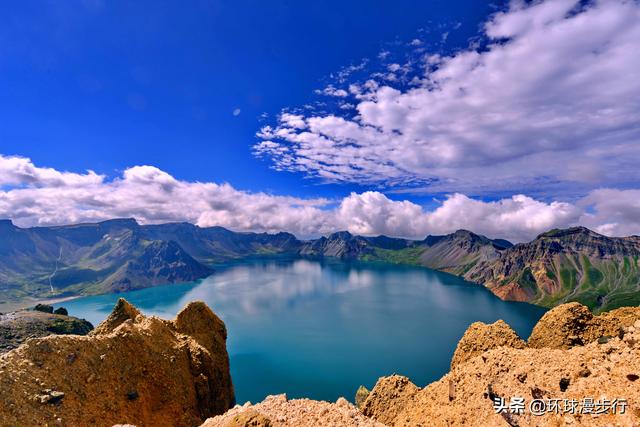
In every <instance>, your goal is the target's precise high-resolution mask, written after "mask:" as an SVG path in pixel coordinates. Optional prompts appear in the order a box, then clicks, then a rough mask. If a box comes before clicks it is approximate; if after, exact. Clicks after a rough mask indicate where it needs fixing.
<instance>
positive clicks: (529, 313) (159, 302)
mask: <svg viewBox="0 0 640 427" xmlns="http://www.w3.org/2000/svg"><path fill="white" fill-rule="evenodd" d="M121 296H123V297H125V298H126V299H127V300H129V301H130V302H131V303H133V304H134V305H136V306H137V307H139V308H140V309H141V310H142V311H143V312H144V313H145V314H153V315H157V316H160V317H163V318H168V319H169V318H173V317H174V315H175V314H176V313H177V312H178V311H179V310H180V309H181V308H182V307H183V306H184V305H185V304H186V303H188V302H189V301H193V300H202V301H205V302H206V303H207V304H208V305H209V306H210V307H211V308H212V309H213V310H214V311H215V312H216V313H217V314H218V315H219V316H220V317H221V318H222V319H223V320H224V321H225V323H226V325H227V329H228V331H229V339H228V350H229V354H230V357H231V371H232V377H233V381H234V384H235V388H236V397H237V400H238V402H239V403H243V402H245V401H247V400H249V401H252V402H256V401H259V400H262V399H263V398H264V397H265V396H267V395H269V394H278V393H287V395H289V396H290V397H309V398H313V399H325V400H335V399H337V398H338V397H339V396H346V397H348V398H351V397H352V396H353V394H354V393H355V391H356V389H357V387H358V386H359V385H360V384H364V385H365V386H367V387H369V388H371V387H372V386H373V385H374V384H375V382H376V380H377V379H378V377H380V376H383V375H389V374H392V373H394V372H395V373H399V374H402V375H406V376H408V377H409V378H411V379H412V380H413V381H414V382H415V383H416V384H418V385H421V386H422V385H426V384H427V383H429V382H432V381H434V380H437V379H438V378H440V377H441V376H442V375H443V374H445V373H446V372H447V371H448V367H449V363H450V360H451V356H452V354H453V351H454V350H455V346H456V343H457V342H458V340H459V338H460V337H461V336H462V334H463V333H464V331H465V330H466V328H467V327H468V326H469V324H471V323H472V322H475V321H483V322H494V321H495V320H497V319H504V320H505V321H506V322H507V323H509V324H510V325H511V326H512V327H513V328H514V329H515V330H516V332H518V334H520V336H522V337H528V335H529V334H530V332H531V329H532V328H533V325H534V324H535V322H536V321H537V320H538V319H539V318H540V317H541V316H542V314H544V309H542V308H539V307H536V306H532V305H528V304H523V303H513V302H504V301H501V300H499V299H498V298H496V297H494V296H493V295H492V294H491V293H490V292H489V291H487V290H486V289H484V288H483V287H481V286H478V285H473V284H470V283H468V282H465V281H463V280H461V279H459V278H457V277H454V276H451V275H448V274H444V273H439V272H436V271H432V270H427V269H423V268H417V267H409V266H397V265H389V264H373V263H343V262H338V261H310V260H301V259H254V260H247V261H243V262H240V263H237V264H234V265H228V266H225V267H223V268H221V269H218V271H217V272H216V273H215V274H213V275H212V276H210V277H208V278H206V279H204V280H202V281H199V282H196V283H189V284H181V285H167V286H159V287H154V288H149V289H144V290H139V291H133V292H129V293H126V294H118V295H99V296H92V297H86V298H81V299H77V300H73V301H67V302H65V303H63V304H62V305H63V306H65V307H67V308H68V309H69V313H70V314H71V315H74V316H78V317H84V318H86V319H87V320H89V321H91V322H92V323H93V324H94V325H96V324H98V323H99V322H100V321H102V320H103V319H104V318H105V317H106V316H107V315H108V314H109V313H110V311H111V309H112V308H113V305H114V304H115V302H116V300H117V299H118V298H119V297H121Z"/></svg>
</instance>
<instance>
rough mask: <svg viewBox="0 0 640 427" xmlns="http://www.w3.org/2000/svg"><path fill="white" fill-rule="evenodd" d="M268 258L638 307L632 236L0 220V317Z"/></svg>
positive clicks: (512, 295)
mask: <svg viewBox="0 0 640 427" xmlns="http://www.w3.org/2000/svg"><path fill="white" fill-rule="evenodd" d="M278 253H288V254H292V255H298V256H303V257H335V258H340V259H344V260H362V261H384V262H392V263H398V264H412V265H420V266H424V267H428V268H432V269H436V270H441V271H446V272H449V273H452V274H456V275H460V276H463V277H464V278H465V279H467V280H469V281H472V282H476V283H480V284H483V285H485V286H486V287H488V288H489V289H490V290H491V291H492V292H493V293H495V294H496V295H497V296H499V297H500V298H502V299H506V300H516V301H527V302H532V303H534V304H539V305H543V306H547V307H551V306H554V305H557V304H559V303H562V302H568V301H579V302H582V303H584V304H586V305H588V306H589V307H591V308H592V309H594V310H597V311H601V310H606V309H609V308H614V307H619V306H622V305H637V304H640V265H639V263H638V257H639V256H640V237H638V236H632V237H624V238H609V237H606V236H602V235H600V234H598V233H595V232H593V231H590V230H588V229H586V228H583V227H575V228H571V229H567V230H551V231H549V232H547V233H544V234H541V235H540V236H538V237H537V238H536V239H535V240H533V241H532V242H529V243H521V244H518V245H515V246H513V245H511V243H509V242H507V241H505V240H500V239H496V240H491V239H489V238H487V237H485V236H481V235H477V234H474V233H472V232H470V231H467V230H458V231H456V232H455V233H452V234H448V235H444V236H428V237H427V238H425V239H424V240H406V239H399V238H392V237H387V236H377V237H363V236H355V235H352V234H351V233H349V232H347V231H340V232H337V233H333V234H331V235H329V236H327V237H321V238H319V239H315V240H308V241H300V240H298V239H297V238H296V237H295V236H294V235H292V234H290V233H277V234H267V233H237V232H233V231H230V230H227V229H225V228H222V227H209V228H201V227H198V226H195V225H193V224H189V223H171V224H160V225H139V224H138V223H137V222H136V221H135V220H133V219H115V220H110V221H104V222H100V223H95V224H77V225H69V226H60V227H34V228H25V229H23V228H19V227H16V226H15V225H13V224H12V223H11V221H6V220H5V221H0V308H3V307H4V308H5V309H7V307H6V306H7V305H8V303H9V305H10V304H12V303H15V302H23V303H24V302H29V301H35V300H37V299H42V298H59V297H66V296H71V295H84V294H94V293H104V292H121V291H127V290H130V289H138V288H142V287H147V286H154V285H157V284H162V283H176V282H188V281H193V280H196V279H199V278H202V277H206V276H207V275H209V274H211V272H212V271H213V270H212V266H214V265H215V264H216V263H219V262H225V261H228V260H232V259H238V258H242V257H248V256H253V255H264V254H278ZM22 305H24V304H22ZM13 308H15V306H14V307H13Z"/></svg>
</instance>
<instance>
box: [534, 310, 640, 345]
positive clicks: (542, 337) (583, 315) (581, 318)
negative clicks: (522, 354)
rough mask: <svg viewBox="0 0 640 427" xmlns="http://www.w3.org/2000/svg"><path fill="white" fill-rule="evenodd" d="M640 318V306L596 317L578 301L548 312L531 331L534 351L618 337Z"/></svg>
mask: <svg viewBox="0 0 640 427" xmlns="http://www.w3.org/2000/svg"><path fill="white" fill-rule="evenodd" d="M639 319H640V307H624V308H619V309H616V310H612V311H610V312H607V313H604V314H601V315H599V316H594V315H593V314H591V312H590V311H589V309H588V308H587V307H585V306H584V305H582V304H579V303H577V302H574V303H569V304H562V305H560V306H558V307H556V308H554V309H552V310H549V311H548V312H547V313H545V315H544V316H542V318H541V319H540V320H539V321H538V323H537V324H536V326H535V327H534V328H533V331H532V332H531V336H530V337H529V340H528V342H527V345H528V346H529V347H532V348H543V347H548V348H562V349H568V348H571V347H573V346H576V345H584V344H588V343H590V342H593V341H596V340H598V339H600V338H602V337H614V336H618V335H619V332H620V328H622V327H625V326H631V325H633V323H634V322H636V321H637V320H639Z"/></svg>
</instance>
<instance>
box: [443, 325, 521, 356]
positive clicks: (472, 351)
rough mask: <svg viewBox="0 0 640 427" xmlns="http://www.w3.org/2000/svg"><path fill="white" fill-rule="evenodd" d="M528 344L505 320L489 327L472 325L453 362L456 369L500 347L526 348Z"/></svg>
mask: <svg viewBox="0 0 640 427" xmlns="http://www.w3.org/2000/svg"><path fill="white" fill-rule="evenodd" d="M525 345H526V343H525V342H524V341H523V340H522V339H521V338H520V337H519V336H518V334H516V333H515V331H514V330H513V329H511V328H510V327H509V325H507V324H506V323H505V322H504V321H503V320H498V321H497V322H495V323H493V324H491V325H487V324H485V323H482V322H475V323H472V324H471V326H469V328H468V329H467V331H466V332H465V333H464V335H463V336H462V338H461V339H460V341H459V342H458V346H457V347H456V351H455V353H454V354H453V359H452V360H451V367H452V368H454V367H455V366H456V365H459V364H460V363H463V362H466V361H467V360H469V359H471V358H472V357H475V356H477V355H479V354H482V353H484V352H485V351H487V350H492V349H494V348H498V347H503V346H506V347H513V348H524V347H525Z"/></svg>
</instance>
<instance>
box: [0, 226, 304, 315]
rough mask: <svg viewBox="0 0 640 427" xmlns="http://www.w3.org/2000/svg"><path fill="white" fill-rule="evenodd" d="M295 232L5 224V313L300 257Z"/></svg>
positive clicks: (1, 245)
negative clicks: (255, 261) (250, 262)
mask: <svg viewBox="0 0 640 427" xmlns="http://www.w3.org/2000/svg"><path fill="white" fill-rule="evenodd" d="M300 245H301V242H300V241H299V240H297V239H296V238H295V236H293V235H292V234H289V233H277V234H267V233H236V232H233V231H230V230H227V229H224V228H222V227H211V228H200V227H197V226H195V225H192V224H187V223H173V224H161V225H139V224H138V223H137V222H136V221H135V220H134V219H126V218H125V219H114V220H109V221H103V222H99V223H91V224H76V225H68V226H59V227H34V228H19V227H16V226H15V225H13V224H12V222H11V221H8V220H3V221H0V308H3V309H9V308H15V303H17V302H22V304H20V305H25V304H26V305H28V303H29V302H31V301H36V300H39V299H42V298H60V297H66V296H73V295H85V294H95V293H105V292H122V291H127V290H131V289H138V288H143V287H148V286H154V285H157V284H163V283H177V282H189V281H193V280H196V279H199V278H203V277H206V276H208V275H210V274H211V273H212V272H213V269H212V268H211V264H214V263H216V262H222V261H226V260H230V259H235V258H240V257H246V256H251V255H256V254H269V253H281V252H291V253H297V251H298V249H299V248H300Z"/></svg>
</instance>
